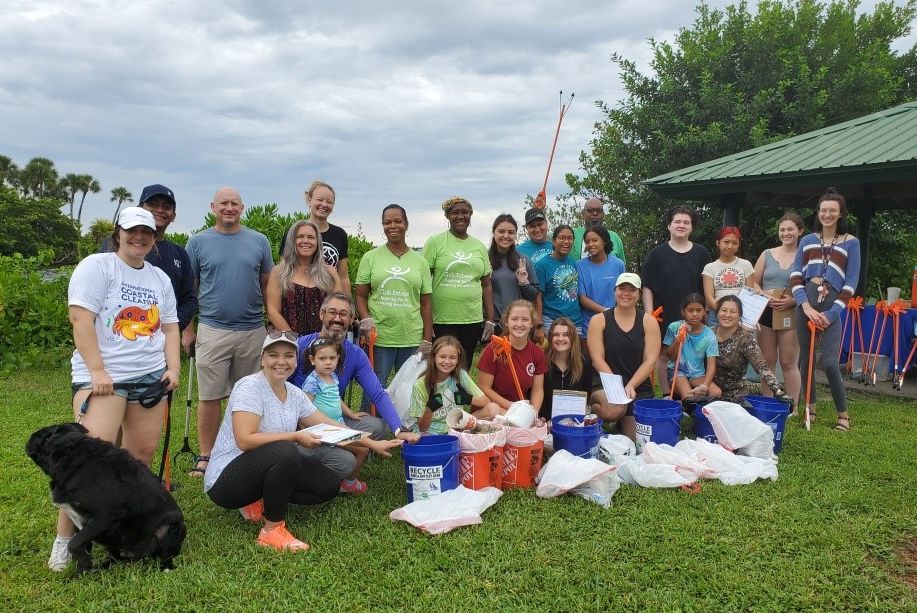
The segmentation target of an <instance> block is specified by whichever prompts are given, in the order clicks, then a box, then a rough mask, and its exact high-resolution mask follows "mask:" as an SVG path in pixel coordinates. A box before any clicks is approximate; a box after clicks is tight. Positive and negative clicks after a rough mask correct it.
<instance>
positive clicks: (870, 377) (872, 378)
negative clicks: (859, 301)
mask: <svg viewBox="0 0 917 613" xmlns="http://www.w3.org/2000/svg"><path fill="white" fill-rule="evenodd" d="M889 308H890V307H889V305H888V304H887V303H883V307H882V325H881V326H879V338H878V340H877V341H876V349H875V352H874V353H873V354H872V355H871V357H872V362H871V363H870V365H869V372H868V373H865V374H866V382H865V385H869V384H870V383H872V385H873V387H875V385H876V364H877V362H878V361H879V353H880V351H881V350H882V341H883V340H884V339H885V326H886V324H888V319H889ZM878 316H879V305H878V304H876V317H878Z"/></svg>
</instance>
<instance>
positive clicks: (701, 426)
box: [693, 404, 720, 443]
mask: <svg viewBox="0 0 917 613" xmlns="http://www.w3.org/2000/svg"><path fill="white" fill-rule="evenodd" d="M703 409H704V407H703V406H701V405H699V404H695V405H694V412H693V415H694V438H695V439H697V440H700V439H704V440H705V441H707V442H708V443H719V442H720V441H719V439H717V438H716V432H715V431H714V430H713V425H712V424H711V423H710V420H709V419H707V416H706V415H704V410H703Z"/></svg>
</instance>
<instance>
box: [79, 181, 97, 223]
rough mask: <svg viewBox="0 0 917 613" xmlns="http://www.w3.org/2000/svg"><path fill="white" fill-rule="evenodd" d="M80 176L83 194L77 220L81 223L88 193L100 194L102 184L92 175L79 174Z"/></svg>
mask: <svg viewBox="0 0 917 613" xmlns="http://www.w3.org/2000/svg"><path fill="white" fill-rule="evenodd" d="M79 177H80V189H79V191H80V193H82V194H83V196H82V197H81V198H80V208H79V209H77V211H76V222H77V223H79V222H80V219H81V218H82V217H83V203H84V202H86V194H88V193H89V192H92V193H93V194H98V193H99V192H100V191H102V186H101V185H99V182H98V181H96V180H95V178H93V176H92V175H79Z"/></svg>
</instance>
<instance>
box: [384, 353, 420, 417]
mask: <svg viewBox="0 0 917 613" xmlns="http://www.w3.org/2000/svg"><path fill="white" fill-rule="evenodd" d="M426 370H427V361H426V360H424V359H423V358H422V357H420V354H419V353H414V354H413V355H411V357H409V358H408V359H407V360H405V361H404V364H402V365H401V368H399V369H398V372H397V373H395V378H394V379H392V382H391V383H390V384H389V386H388V387H387V388H386V390H385V391H387V392H388V395H389V398H391V399H392V404H394V405H395V410H396V411H398V417H400V418H401V423H402V424H403V425H404V426H405V427H406V428H411V427H413V425H414V423H415V422H416V421H417V420H416V419H414V418H413V417H411V416H410V415H408V412H409V411H410V410H411V393H412V392H413V391H414V383H415V382H416V381H417V380H418V379H420V378H421V377H422V376H423V374H424V372H426Z"/></svg>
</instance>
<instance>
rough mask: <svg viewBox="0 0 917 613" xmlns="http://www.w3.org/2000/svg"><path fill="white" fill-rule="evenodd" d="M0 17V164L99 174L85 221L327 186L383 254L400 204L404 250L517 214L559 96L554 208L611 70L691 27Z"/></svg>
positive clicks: (370, 10) (197, 213) (198, 4)
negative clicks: (158, 197)
mask: <svg viewBox="0 0 917 613" xmlns="http://www.w3.org/2000/svg"><path fill="white" fill-rule="evenodd" d="M3 4H4V10H3V11H2V12H0V135H2V136H0V153H2V154H5V155H9V156H10V157H12V158H13V159H14V160H15V161H16V162H17V163H18V164H20V165H24V164H25V163H26V162H27V161H28V159H29V158H31V157H34V156H44V157H48V158H51V159H52V160H54V161H55V162H56V163H57V166H58V169H59V170H60V172H61V174H64V173H66V172H77V173H89V174H92V175H94V176H95V177H96V178H97V179H98V180H99V181H100V182H101V184H102V192H101V193H100V194H97V195H90V197H89V198H88V199H87V205H86V209H87V210H86V211H84V215H83V219H84V221H88V220H91V219H94V218H96V217H104V216H108V215H111V212H112V210H113V208H114V206H113V205H112V204H111V203H109V193H110V190H111V188H113V187H115V186H118V185H123V186H126V187H127V188H128V189H129V190H130V191H132V192H133V194H134V196H135V197H137V196H139V194H140V190H141V188H142V187H143V185H146V184H148V183H154V182H158V183H164V184H166V185H168V186H169V187H171V188H173V189H174V191H175V193H176V196H177V198H178V219H177V221H176V223H175V224H174V225H173V227H172V229H173V230H178V231H188V230H190V229H192V228H195V227H197V226H199V225H200V224H201V222H202V220H203V216H204V214H205V213H206V212H207V210H208V204H209V202H210V200H211V196H212V195H213V192H214V191H215V190H216V188H217V187H219V186H221V185H232V186H234V187H236V188H238V189H239V190H240V191H241V193H242V195H243V198H244V200H245V202H246V203H247V204H248V205H254V204H263V203H267V202H276V203H277V204H278V205H279V206H280V210H281V211H282V212H291V211H293V210H297V209H301V208H302V207H303V200H302V193H303V189H304V188H305V187H306V186H307V185H308V184H309V183H310V182H311V180H312V179H315V178H321V179H323V180H325V181H327V182H329V183H330V184H331V185H333V186H334V187H335V190H336V192H337V203H336V207H335V211H334V214H333V215H332V217H331V221H332V222H334V223H336V224H338V225H341V226H343V227H344V228H345V229H347V230H348V231H351V232H352V231H355V230H356V229H357V225H358V224H362V228H363V231H364V233H365V234H366V235H367V236H368V237H369V238H370V239H371V240H373V241H374V242H376V243H378V242H380V241H381V238H382V234H381V229H380V224H379V213H380V211H381V209H382V207H383V206H384V205H385V204H387V203H389V202H398V203H400V204H402V205H403V206H404V207H405V208H406V209H407V210H408V214H409V217H410V221H411V229H410V231H409V235H408V238H409V242H410V243H411V244H415V245H420V244H422V243H423V241H424V240H425V238H426V237H427V236H429V235H430V234H433V233H435V232H439V231H441V230H443V229H445V219H444V218H443V216H442V213H441V211H440V208H439V203H440V202H442V201H443V200H444V199H445V198H447V197H449V196H451V195H455V194H462V195H465V196H466V197H468V198H469V199H470V200H471V202H472V203H473V204H474V208H475V215H474V219H473V220H472V228H471V232H472V234H475V235H476V236H478V237H480V238H485V237H488V236H489V230H490V224H491V222H492V220H493V218H494V217H495V216H496V215H497V214H498V213H501V212H510V213H513V214H514V215H517V218H519V217H521V214H522V212H523V201H524V198H525V196H526V194H534V193H536V192H537V191H538V190H539V189H540V187H541V183H542V181H543V180H544V173H545V169H546V166H547V159H548V155H549V153H550V148H551V142H552V139H553V137H554V130H555V127H556V123H557V115H558V105H559V103H558V91H559V90H563V91H564V92H566V93H569V92H575V93H576V97H575V100H574V102H573V105H572V107H571V108H570V111H569V113H568V115H567V116H566V118H565V120H564V125H563V128H562V131H561V134H560V139H559V144H558V149H557V154H556V157H555V161H554V167H553V170H552V173H551V180H550V183H549V185H548V194H549V198H550V197H553V196H554V195H556V194H558V193H560V192H563V191H565V185H564V182H563V175H564V173H565V172H576V171H577V169H578V161H577V160H578V155H579V152H580V151H581V150H582V149H584V148H587V147H588V142H589V139H590V136H591V132H592V127H593V124H594V123H595V122H596V121H598V120H600V119H601V115H600V113H599V111H598V109H597V108H596V107H595V104H594V103H595V101H596V100H598V99H603V100H606V101H608V102H614V101H616V100H618V99H619V98H620V96H621V86H620V83H619V81H618V78H617V72H616V70H615V67H614V65H613V64H612V63H611V61H610V60H609V56H610V54H611V53H613V52H619V53H622V54H623V55H625V56H626V57H628V58H630V59H633V60H635V61H637V62H638V64H640V65H642V66H645V65H646V62H647V60H648V58H649V46H648V44H647V40H648V39H649V38H650V37H654V38H656V39H671V38H672V36H673V35H674V33H675V31H676V30H677V29H678V28H679V27H682V26H685V25H688V24H690V23H691V22H692V21H693V18H694V11H693V8H692V6H693V3H691V2H689V1H686V0H653V1H651V2H646V1H637V0H609V1H605V2H596V1H595V0H593V1H581V0H565V1H563V2H560V1H557V2H555V1H539V2H518V1H512V2H508V1H505V2H493V1H486V2H481V1H466V2H439V1H429V2H415V3H410V4H409V3H399V2H365V1H351V2H340V3H334V2H333V3H325V2H323V3H317V2H316V3H310V2H299V1H292V0H281V1H273V2H261V1H257V2H256V1H248V0H227V1H224V2H216V1H212V0H198V1H193V2H182V1H179V0H173V1H159V0H156V1H148V2H136V1H131V2H122V1H108V2H100V1H85V0H61V1H47V0H29V1H16V0H13V1H12V2H9V1H8V2H5V3H3ZM709 4H711V5H713V6H723V5H724V4H726V3H725V2H720V1H711V2H710V3H709ZM871 4H872V3H864V6H867V5H871ZM487 242H488V243H489V239H488V240H487Z"/></svg>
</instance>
